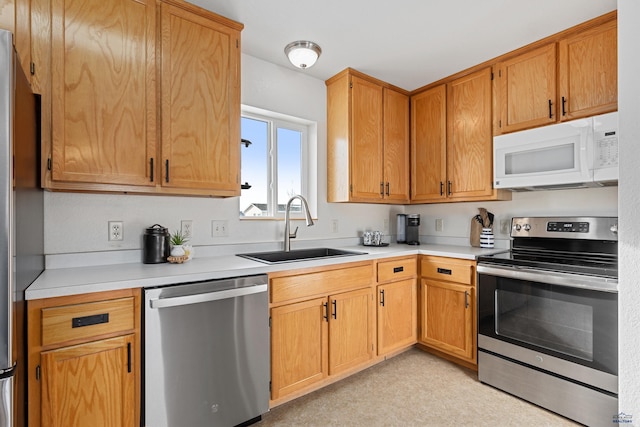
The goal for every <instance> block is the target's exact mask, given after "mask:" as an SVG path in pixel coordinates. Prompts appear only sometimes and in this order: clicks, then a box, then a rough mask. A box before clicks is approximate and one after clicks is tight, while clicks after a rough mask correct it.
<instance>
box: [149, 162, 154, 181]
mask: <svg viewBox="0 0 640 427" xmlns="http://www.w3.org/2000/svg"><path fill="white" fill-rule="evenodd" d="M153 175H154V173H153V157H152V158H150V159H149V179H151V182H153Z"/></svg>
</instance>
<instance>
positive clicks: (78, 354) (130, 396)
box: [41, 334, 136, 427]
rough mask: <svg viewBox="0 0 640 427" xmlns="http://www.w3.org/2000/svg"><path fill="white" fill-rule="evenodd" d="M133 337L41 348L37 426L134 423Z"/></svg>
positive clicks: (63, 426) (130, 424)
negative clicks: (38, 420) (40, 402)
mask: <svg viewBox="0 0 640 427" xmlns="http://www.w3.org/2000/svg"><path fill="white" fill-rule="evenodd" d="M133 345H134V336H133V335H132V334H131V335H126V336H123V337H117V338H111V339H106V340H100V341H94V342H90V343H86V344H80V345H77V346H72V347H63V348H61V349H57V350H51V351H46V352H43V353H42V355H41V356H42V372H43V375H42V425H45V426H60V427H66V426H133V425H136V424H135V421H136V418H135V417H136V408H135V380H134V379H135V374H134V373H133V371H132V364H131V356H132V355H131V351H132V347H133Z"/></svg>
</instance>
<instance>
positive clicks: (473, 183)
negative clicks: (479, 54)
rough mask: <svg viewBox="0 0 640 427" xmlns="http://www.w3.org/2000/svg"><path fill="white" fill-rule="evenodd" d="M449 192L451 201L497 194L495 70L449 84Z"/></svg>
mask: <svg viewBox="0 0 640 427" xmlns="http://www.w3.org/2000/svg"><path fill="white" fill-rule="evenodd" d="M447 116H448V117H447V177H448V179H447V186H446V187H447V193H448V195H449V197H451V198H458V199H463V198H465V197H477V196H490V195H491V194H492V192H493V186H492V181H493V139H492V131H491V122H492V120H491V117H492V116H491V69H489V68H485V69H483V70H480V71H477V72H475V73H472V74H469V75H468V76H465V77H461V78H459V79H456V80H454V81H452V82H451V83H449V84H448V85H447Z"/></svg>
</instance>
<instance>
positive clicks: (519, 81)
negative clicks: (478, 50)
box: [494, 43, 557, 133]
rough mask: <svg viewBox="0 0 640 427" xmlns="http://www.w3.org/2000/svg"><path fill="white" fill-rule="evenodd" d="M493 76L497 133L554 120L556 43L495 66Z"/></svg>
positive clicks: (555, 117)
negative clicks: (495, 89)
mask: <svg viewBox="0 0 640 427" xmlns="http://www.w3.org/2000/svg"><path fill="white" fill-rule="evenodd" d="M494 76H495V78H496V79H497V81H496V87H497V95H498V96H497V97H498V99H497V100H496V104H497V107H498V108H497V112H498V115H499V117H498V126H499V128H498V130H499V132H497V133H505V132H513V131H516V130H521V129H526V128H531V127H535V126H542V125H546V124H550V123H554V122H555V121H556V120H557V114H556V111H557V108H556V44H555V43H551V44H548V45H547V46H544V47H541V48H539V49H534V50H532V51H529V52H527V53H524V54H522V55H519V56H516V57H515V58H511V59H509V60H506V61H503V62H500V63H498V64H497V65H496V72H495V73H494Z"/></svg>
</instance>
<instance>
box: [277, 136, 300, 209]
mask: <svg viewBox="0 0 640 427" xmlns="http://www.w3.org/2000/svg"><path fill="white" fill-rule="evenodd" d="M277 140H278V212H281V213H283V212H284V207H285V205H286V203H287V201H288V200H289V199H290V198H291V197H292V196H295V195H296V194H301V193H302V181H301V176H300V172H301V169H302V168H301V160H302V147H301V143H302V132H300V131H296V130H291V129H285V128H278V129H277ZM294 205H297V206H300V201H299V200H298V199H296V200H294V202H293V203H292V206H294ZM297 211H298V212H299V211H300V210H299V208H298V209H297Z"/></svg>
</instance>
